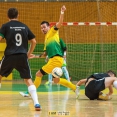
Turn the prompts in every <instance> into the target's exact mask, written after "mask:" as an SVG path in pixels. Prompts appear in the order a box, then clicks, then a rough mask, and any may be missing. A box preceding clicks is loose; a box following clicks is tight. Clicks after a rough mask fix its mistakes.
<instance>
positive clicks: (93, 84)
mask: <svg viewBox="0 0 117 117" xmlns="http://www.w3.org/2000/svg"><path fill="white" fill-rule="evenodd" d="M83 84H85V95H86V96H87V97H88V98H89V99H90V100H95V99H99V100H109V99H111V96H112V93H113V87H112V86H114V88H115V89H117V78H116V74H115V73H114V72H113V71H112V70H109V71H107V72H106V73H94V74H92V75H90V76H89V77H88V78H86V79H82V80H80V81H78V83H77V86H80V85H83ZM106 88H108V89H109V93H108V94H104V93H102V91H103V90H104V89H106Z"/></svg>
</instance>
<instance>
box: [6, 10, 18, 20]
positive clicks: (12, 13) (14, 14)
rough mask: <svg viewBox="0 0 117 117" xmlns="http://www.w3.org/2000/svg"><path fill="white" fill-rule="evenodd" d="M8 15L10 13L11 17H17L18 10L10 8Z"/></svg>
mask: <svg viewBox="0 0 117 117" xmlns="http://www.w3.org/2000/svg"><path fill="white" fill-rule="evenodd" d="M7 15H8V17H9V19H14V18H17V16H18V10H17V9H16V8H9V10H8V12H7Z"/></svg>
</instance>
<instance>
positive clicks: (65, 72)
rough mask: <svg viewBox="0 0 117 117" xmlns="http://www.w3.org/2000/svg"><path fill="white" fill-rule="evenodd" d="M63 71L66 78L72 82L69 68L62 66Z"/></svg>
mask: <svg viewBox="0 0 117 117" xmlns="http://www.w3.org/2000/svg"><path fill="white" fill-rule="evenodd" d="M62 71H63V73H64V75H65V78H66V79H67V80H68V81H69V82H70V79H69V73H68V70H67V68H66V67H65V66H64V67H62Z"/></svg>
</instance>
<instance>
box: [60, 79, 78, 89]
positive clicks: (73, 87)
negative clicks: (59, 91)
mask: <svg viewBox="0 0 117 117" xmlns="http://www.w3.org/2000/svg"><path fill="white" fill-rule="evenodd" d="M59 84H61V85H63V86H65V87H68V88H71V89H72V90H73V91H75V90H76V85H74V84H72V83H71V82H69V81H67V80H66V79H64V78H60V81H59Z"/></svg>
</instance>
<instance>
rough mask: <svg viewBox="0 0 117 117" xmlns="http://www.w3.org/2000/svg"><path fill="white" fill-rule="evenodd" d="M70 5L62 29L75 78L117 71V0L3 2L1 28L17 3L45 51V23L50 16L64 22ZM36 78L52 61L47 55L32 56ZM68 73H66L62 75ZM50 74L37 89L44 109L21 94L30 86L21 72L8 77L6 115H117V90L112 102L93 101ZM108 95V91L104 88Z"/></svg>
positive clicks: (1, 115)
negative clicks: (51, 79) (52, 80)
mask: <svg viewBox="0 0 117 117" xmlns="http://www.w3.org/2000/svg"><path fill="white" fill-rule="evenodd" d="M63 5H65V6H66V11H65V14H64V21H63V24H62V27H61V28H60V29H59V35H60V38H62V39H63V40H64V42H65V43H66V46H67V58H66V61H67V69H68V72H69V74H70V77H71V82H72V83H73V84H76V83H77V82H78V81H79V80H80V79H83V78H87V77H88V76H89V75H91V74H92V73H102V72H106V71H108V70H113V71H115V73H116V74H117V7H116V6H117V0H0V16H1V18H0V28H1V25H2V24H4V23H6V22H8V18H7V14H6V13H7V10H8V9H9V8H10V7H15V8H17V9H18V11H19V21H21V22H23V23H25V24H27V26H28V27H29V28H30V29H31V31H32V32H33V33H34V34H35V36H36V41H37V45H36V48H35V50H34V52H33V53H34V54H36V55H39V54H40V53H42V52H43V47H44V38H45V37H44V35H43V34H42V32H41V29H40V23H41V22H42V21H43V20H46V21H48V22H49V23H50V26H54V25H55V24H56V23H57V22H58V21H59V16H60V8H61V6H63ZM5 47H6V43H5V40H4V39H3V40H2V41H1V42H0V60H1V59H2V57H3V55H4V50H5ZM29 63H30V68H31V73H32V79H33V81H34V79H35V74H36V72H37V71H38V70H39V69H40V68H41V67H42V66H43V65H44V64H46V62H45V59H44V58H34V59H30V60H29ZM64 77H65V76H64V75H63V76H62V78H64ZM47 81H48V76H47V75H45V76H44V77H43V79H42V84H41V85H40V87H39V88H38V89H37V92H38V98H39V102H40V104H41V107H42V110H41V111H35V108H34V105H33V102H32V99H31V98H30V97H22V96H21V95H20V94H19V92H20V91H22V92H25V91H27V86H26V85H25V84H24V81H23V79H21V78H20V75H19V73H18V72H17V71H16V70H15V69H14V70H13V71H12V73H11V74H10V75H9V76H8V77H7V78H5V77H4V78H3V79H2V83H1V88H0V117H8V116H11V117H117V90H116V89H114V88H113V89H114V93H113V95H112V99H111V100H108V101H101V100H89V99H88V98H87V97H86V96H85V95H84V86H81V87H80V96H79V98H78V99H76V95H75V93H74V92H73V91H72V90H71V89H69V88H66V87H64V86H61V85H58V84H54V83H53V84H46V82H47ZM103 92H104V93H108V89H106V90H104V91H103Z"/></svg>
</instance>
